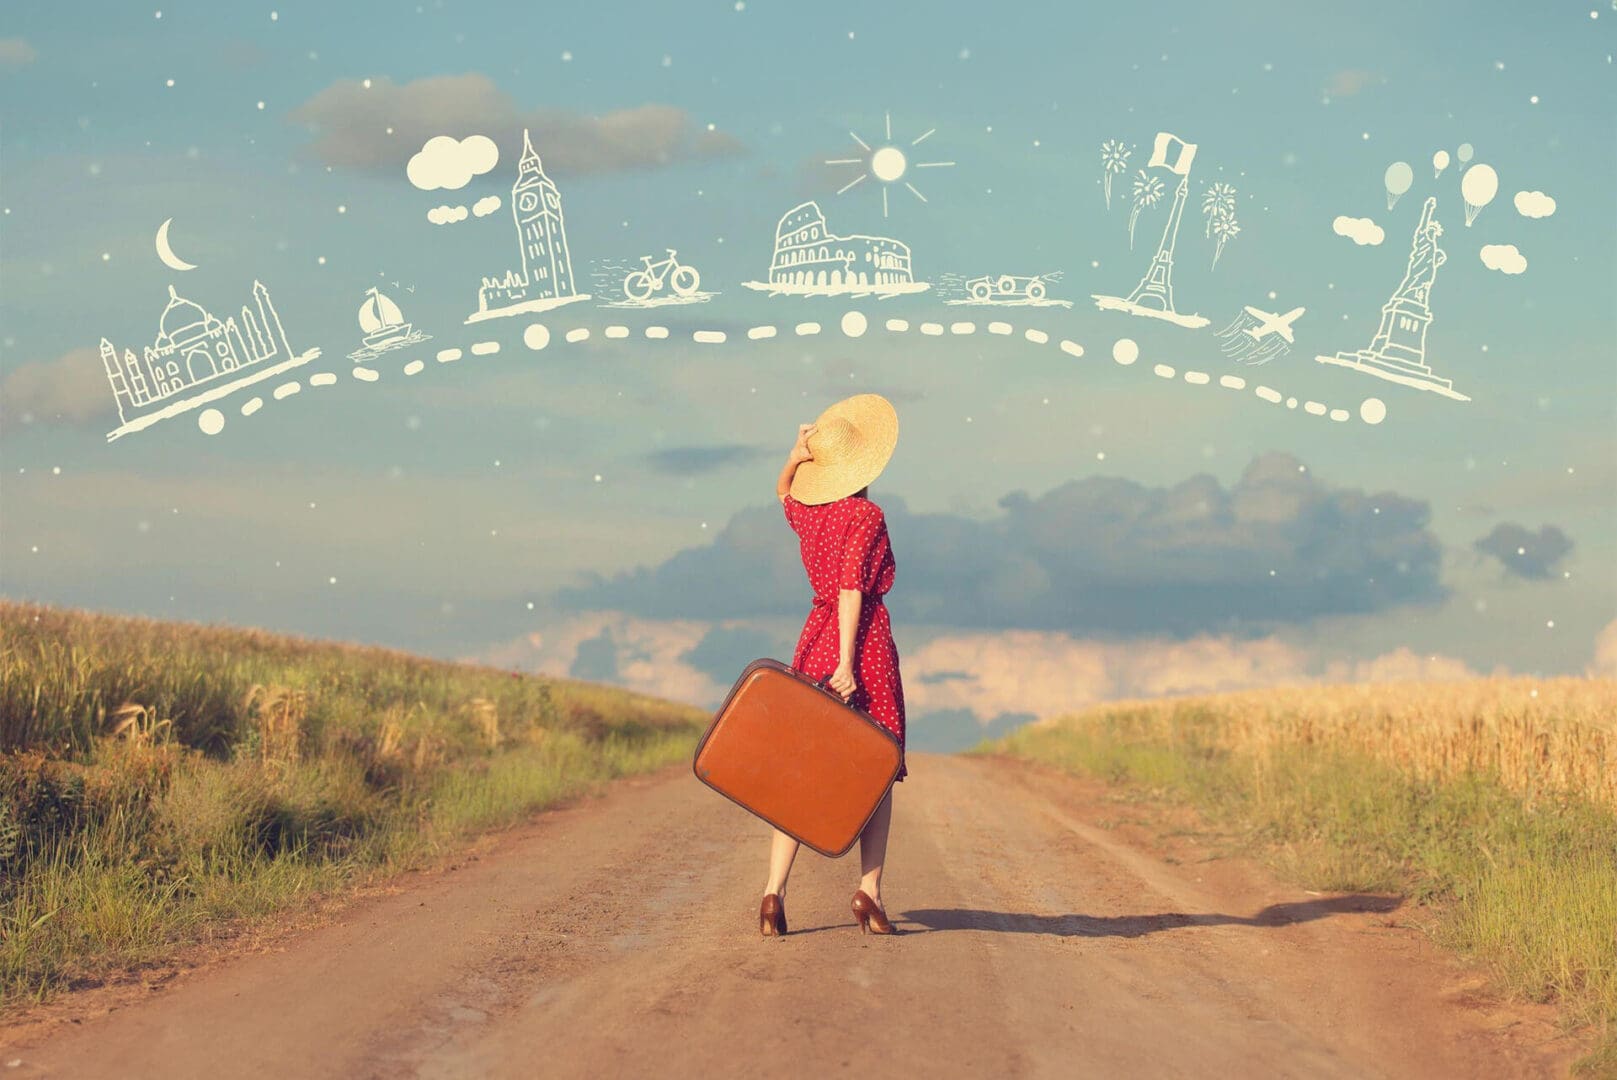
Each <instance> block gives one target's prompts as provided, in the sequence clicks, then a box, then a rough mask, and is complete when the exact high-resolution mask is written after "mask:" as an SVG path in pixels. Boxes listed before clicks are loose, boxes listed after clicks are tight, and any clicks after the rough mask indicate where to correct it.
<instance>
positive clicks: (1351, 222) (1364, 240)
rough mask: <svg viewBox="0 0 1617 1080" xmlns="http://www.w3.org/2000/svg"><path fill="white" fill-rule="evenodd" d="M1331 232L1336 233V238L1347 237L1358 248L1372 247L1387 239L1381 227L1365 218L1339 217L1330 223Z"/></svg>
mask: <svg viewBox="0 0 1617 1080" xmlns="http://www.w3.org/2000/svg"><path fill="white" fill-rule="evenodd" d="M1331 231H1332V232H1334V233H1336V235H1337V236H1345V237H1347V238H1348V239H1349V240H1352V241H1353V242H1354V243H1355V244H1358V245H1359V246H1360V247H1363V246H1364V245H1366V244H1369V245H1370V246H1371V247H1374V246H1375V245H1377V244H1379V243H1381V241H1383V240H1385V239H1386V238H1387V234H1386V233H1385V232H1383V231H1382V230H1381V226H1380V225H1377V224H1376V223H1375V222H1373V221H1371V220H1370V219H1369V218H1367V217H1348V216H1346V215H1339V216H1338V217H1337V218H1336V219H1335V220H1334V221H1332V222H1331Z"/></svg>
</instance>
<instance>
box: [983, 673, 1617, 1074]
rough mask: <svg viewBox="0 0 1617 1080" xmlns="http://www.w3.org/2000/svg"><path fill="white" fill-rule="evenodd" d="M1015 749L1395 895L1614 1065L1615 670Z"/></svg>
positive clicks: (1172, 722) (1335, 885)
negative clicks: (1182, 805) (1179, 805)
mask: <svg viewBox="0 0 1617 1080" xmlns="http://www.w3.org/2000/svg"><path fill="white" fill-rule="evenodd" d="M979 752H991V753H1006V754H1011V755H1014V756H1018V757H1023V758H1027V759H1030V760H1034V761H1041V762H1046V763H1049V764H1052V765H1056V766H1058V767H1061V768H1064V769H1067V770H1069V771H1072V772H1076V773H1082V774H1088V775H1093V776H1099V777H1103V778H1106V779H1108V780H1111V781H1114V782H1118V783H1122V784H1126V785H1130V786H1131V787H1133V788H1134V790H1136V791H1139V792H1144V793H1147V794H1151V795H1157V796H1162V797H1167V798H1172V799H1178V800H1183V801H1187V802H1190V803H1192V804H1194V805H1195V806H1197V807H1198V808H1200V809H1201V810H1202V811H1203V812H1204V813H1205V815H1206V816H1207V818H1208V819H1209V820H1210V821H1211V822H1213V823H1216V824H1218V825H1220V826H1222V827H1225V828H1230V829H1233V830H1235V831H1236V833H1237V834H1238V835H1239V836H1241V837H1242V838H1243V839H1244V840H1245V841H1247V842H1249V843H1250V844H1251V845H1253V846H1254V847H1256V849H1257V850H1259V851H1261V852H1263V853H1265V854H1266V855H1267V856H1268V857H1269V858H1270V859H1271V860H1272V861H1273V862H1274V863H1276V864H1277V865H1278V867H1279V868H1280V870H1281V871H1282V873H1284V874H1285V875H1286V876H1287V877H1289V878H1290V879H1292V880H1294V881H1297V882H1299V883H1300V884H1303V885H1305V886H1308V887H1310V888H1315V889H1320V890H1341V891H1352V890H1385V891H1396V892H1401V893H1403V894H1405V895H1407V896H1409V897H1410V898H1411V899H1412V900H1413V901H1414V902H1415V903H1417V904H1419V905H1423V908H1424V910H1425V911H1426V912H1427V913H1428V914H1429V916H1430V922H1431V923H1432V924H1433V927H1434V933H1435V935H1436V936H1437V937H1438V939H1439V940H1441V941H1442V942H1443V943H1445V944H1447V945H1449V946H1451V947H1452V948H1455V949H1457V950H1460V951H1461V952H1463V953H1465V954H1467V955H1469V956H1471V957H1473V958H1475V959H1476V960H1478V961H1479V962H1481V963H1483V964H1485V965H1487V966H1488V967H1489V968H1490V969H1491V970H1492V971H1493V972H1494V974H1495V975H1496V977H1497V982H1498V985H1499V987H1500V989H1501V990H1502V991H1503V992H1504V993H1506V994H1510V995H1516V996H1519V997H1522V998H1526V999H1530V1000H1533V1001H1553V1002H1556V1003H1557V1004H1559V1006H1560V1007H1561V1011H1562V1015H1563V1016H1564V1017H1565V1018H1566V1020H1567V1022H1568V1023H1569V1024H1572V1025H1578V1026H1582V1025H1589V1026H1590V1027H1592V1028H1593V1029H1594V1031H1595V1038H1596V1048H1595V1049H1594V1050H1593V1052H1592V1053H1591V1054H1590V1055H1589V1056H1588V1057H1587V1058H1585V1060H1584V1061H1583V1062H1581V1063H1580V1066H1579V1068H1580V1071H1581V1072H1583V1073H1584V1074H1587V1075H1599V1076H1608V1075H1610V1076H1617V682H1613V681H1611V680H1587V679H1551V680H1529V679H1487V680H1477V681H1475V682H1467V683H1453V684H1412V685H1386V686H1341V687H1307V688H1302V687H1299V688H1283V689H1276V690H1266V691H1262V692H1247V693H1240V694H1227V695H1220V696H1215V697H1206V698H1181V699H1167V700H1160V701H1150V702H1120V703H1115V704H1111V705H1107V706H1102V707H1097V708H1094V709H1091V710H1088V711H1086V712H1083V713H1080V714H1078V715H1075V716H1070V717H1061V718H1057V719H1054V720H1049V721H1043V722H1041V723H1039V724H1035V725H1032V726H1029V727H1026V728H1023V729H1021V730H1019V731H1017V732H1015V733H1013V734H1011V735H1009V736H1007V737H1006V738H1004V739H1001V740H998V741H996V742H992V743H988V744H985V745H984V746H982V747H980V748H979Z"/></svg>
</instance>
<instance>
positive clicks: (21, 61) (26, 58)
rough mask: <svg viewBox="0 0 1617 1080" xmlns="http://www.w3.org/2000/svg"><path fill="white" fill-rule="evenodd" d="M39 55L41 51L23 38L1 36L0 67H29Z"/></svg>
mask: <svg viewBox="0 0 1617 1080" xmlns="http://www.w3.org/2000/svg"><path fill="white" fill-rule="evenodd" d="M38 56H39V53H37V52H36V51H34V47H33V46H32V45H30V44H28V42H27V41H26V40H25V39H23V38H20V37H9V38H0V68H20V67H27V66H28V65H29V64H32V63H33V62H34V60H35V58H37V57H38Z"/></svg>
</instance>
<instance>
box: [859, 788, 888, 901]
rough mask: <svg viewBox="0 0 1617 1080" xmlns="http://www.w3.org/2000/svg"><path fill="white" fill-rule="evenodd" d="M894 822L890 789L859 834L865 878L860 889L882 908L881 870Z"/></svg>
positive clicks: (860, 853)
mask: <svg viewBox="0 0 1617 1080" xmlns="http://www.w3.org/2000/svg"><path fill="white" fill-rule="evenodd" d="M892 821H893V792H892V789H891V788H889V789H888V791H887V796H886V797H885V798H884V799H882V801H881V805H880V806H878V807H876V812H875V813H874V814H872V815H870V820H869V821H868V822H866V823H865V829H864V831H863V832H861V833H860V834H859V869H860V871H861V873H863V875H864V876H863V877H861V878H860V879H859V887H860V888H861V889H863V890H865V895H866V896H868V897H870V898H871V899H872V900H874V901H876V906H877V907H881V906H882V902H881V870H882V863H884V862H886V861H887V827H888V826H889V825H891V824H892Z"/></svg>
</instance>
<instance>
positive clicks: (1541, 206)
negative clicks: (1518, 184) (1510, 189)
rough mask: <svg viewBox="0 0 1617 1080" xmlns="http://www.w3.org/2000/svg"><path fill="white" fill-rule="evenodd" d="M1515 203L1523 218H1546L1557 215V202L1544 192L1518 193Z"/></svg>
mask: <svg viewBox="0 0 1617 1080" xmlns="http://www.w3.org/2000/svg"><path fill="white" fill-rule="evenodd" d="M1515 203H1516V212H1517V213H1518V214H1520V215H1521V216H1522V217H1526V218H1546V217H1549V216H1550V215H1551V214H1553V213H1555V200H1554V199H1552V198H1551V197H1550V196H1548V195H1546V194H1544V193H1543V192H1542V191H1518V192H1516V198H1515Z"/></svg>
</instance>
